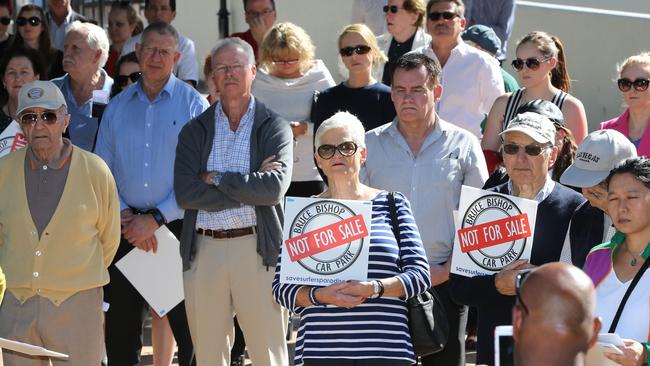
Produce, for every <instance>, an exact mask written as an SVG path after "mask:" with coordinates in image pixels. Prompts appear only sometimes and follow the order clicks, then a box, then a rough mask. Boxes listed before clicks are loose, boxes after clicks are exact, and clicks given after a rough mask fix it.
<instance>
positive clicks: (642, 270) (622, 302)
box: [609, 258, 650, 333]
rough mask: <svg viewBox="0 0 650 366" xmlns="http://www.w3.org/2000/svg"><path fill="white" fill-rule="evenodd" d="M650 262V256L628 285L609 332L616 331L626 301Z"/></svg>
mask: <svg viewBox="0 0 650 366" xmlns="http://www.w3.org/2000/svg"><path fill="white" fill-rule="evenodd" d="M649 263H650V258H649V259H646V260H645V261H644V262H643V264H642V265H641V268H640V269H639V272H637V273H636V276H634V279H633V280H632V283H630V287H628V288H627V291H625V295H623V299H621V303H620V304H619V305H618V310H616V315H614V320H612V325H611V326H610V327H609V333H615V331H616V326H617V325H618V321H619V319H620V318H621V314H622V313H623V308H624V307H625V303H626V302H627V299H628V298H629V297H630V295H631V294H632V291H634V287H635V286H636V284H637V283H638V282H639V280H641V277H643V272H645V270H646V269H648V264H649Z"/></svg>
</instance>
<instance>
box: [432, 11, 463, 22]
mask: <svg viewBox="0 0 650 366" xmlns="http://www.w3.org/2000/svg"><path fill="white" fill-rule="evenodd" d="M457 16H459V15H458V14H456V13H452V12H450V11H443V12H442V13H440V12H437V11H434V12H431V13H429V15H428V18H429V20H430V21H432V22H437V21H439V20H440V19H444V20H452V19H454V18H455V17H457Z"/></svg>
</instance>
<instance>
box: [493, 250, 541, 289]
mask: <svg viewBox="0 0 650 366" xmlns="http://www.w3.org/2000/svg"><path fill="white" fill-rule="evenodd" d="M532 267H533V266H532V265H530V264H528V260H527V259H519V260H516V261H514V262H512V263H510V264H508V265H507V266H505V267H503V269H502V270H501V271H499V273H497V275H496V276H495V277H494V286H496V288H497V291H499V293H500V294H502V295H507V296H514V294H515V278H516V277H517V274H518V273H519V271H521V270H523V269H528V268H532Z"/></svg>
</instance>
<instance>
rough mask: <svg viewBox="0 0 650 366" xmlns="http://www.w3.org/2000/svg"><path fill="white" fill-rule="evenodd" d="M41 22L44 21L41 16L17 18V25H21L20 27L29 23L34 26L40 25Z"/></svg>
mask: <svg viewBox="0 0 650 366" xmlns="http://www.w3.org/2000/svg"><path fill="white" fill-rule="evenodd" d="M41 22H42V20H41V18H39V17H29V18H25V17H18V18H17V19H16V25H17V26H19V27H22V26H25V25H27V24H28V23H29V25H31V26H32V27H38V26H39V25H41Z"/></svg>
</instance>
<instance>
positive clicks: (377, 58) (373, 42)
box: [339, 23, 388, 67]
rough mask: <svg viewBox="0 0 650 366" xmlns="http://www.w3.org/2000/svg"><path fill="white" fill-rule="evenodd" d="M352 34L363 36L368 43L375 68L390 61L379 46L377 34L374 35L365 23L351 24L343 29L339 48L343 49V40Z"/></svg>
mask: <svg viewBox="0 0 650 366" xmlns="http://www.w3.org/2000/svg"><path fill="white" fill-rule="evenodd" d="M352 33H354V34H358V35H359V36H361V38H363V40H364V41H366V43H367V44H368V46H369V47H370V52H371V53H372V66H373V67H375V66H377V65H381V64H383V63H384V62H386V61H388V57H386V55H385V54H384V51H382V50H380V49H379V45H377V38H376V37H375V34H374V33H372V31H371V30H370V28H368V26H367V25H365V24H363V23H355V24H350V25H348V26H346V27H345V28H343V30H342V31H341V34H340V35H339V48H341V40H343V37H345V36H346V35H347V34H352Z"/></svg>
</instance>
